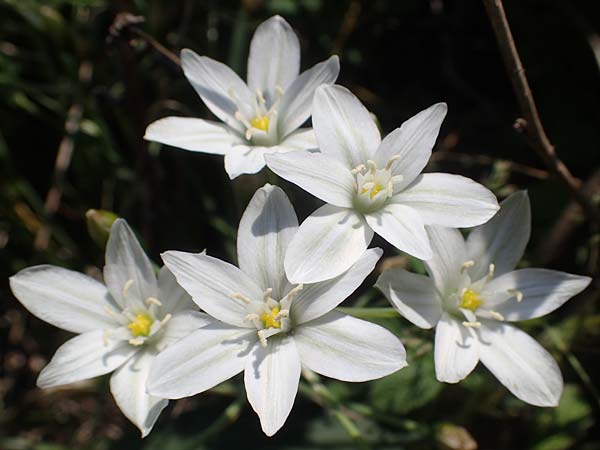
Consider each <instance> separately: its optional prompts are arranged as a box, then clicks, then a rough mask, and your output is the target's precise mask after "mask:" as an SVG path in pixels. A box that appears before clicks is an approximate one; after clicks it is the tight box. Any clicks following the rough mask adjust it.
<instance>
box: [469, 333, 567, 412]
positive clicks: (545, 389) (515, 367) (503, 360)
mask: <svg viewBox="0 0 600 450" xmlns="http://www.w3.org/2000/svg"><path fill="white" fill-rule="evenodd" d="M479 333H480V336H481V343H480V346H479V352H480V358H481V362H482V363H483V364H484V365H485V366H486V367H487V368H488V369H489V370H490V372H492V373H493V374H494V376H495V377H496V378H497V379H498V381H500V382H501V383H502V384H503V385H504V386H506V388H507V389H508V390H509V391H510V392H512V393H513V394H514V395H515V396H516V397H518V398H520V399H521V400H523V401H524V402H527V403H530V404H532V405H535V406H557V405H558V401H559V400H560V395H561V394H562V390H563V380H562V375H561V373H560V369H559V368H558V365H557V364H556V361H554V358H552V355H550V353H548V352H547V351H546V350H545V349H544V348H543V347H542V346H541V345H540V344H538V343H537V342H536V341H535V339H533V338H532V337H531V336H529V335H528V334H526V333H524V332H522V331H521V330H519V329H517V328H515V327H513V326H511V325H507V324H504V323H498V322H494V321H485V322H484V323H483V326H482V327H481V328H480V330H479Z"/></svg>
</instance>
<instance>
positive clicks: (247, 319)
mask: <svg viewBox="0 0 600 450" xmlns="http://www.w3.org/2000/svg"><path fill="white" fill-rule="evenodd" d="M244 322H252V325H254V326H255V327H256V328H257V329H261V328H262V323H261V321H260V317H259V316H258V314H248V315H247V316H246V317H244Z"/></svg>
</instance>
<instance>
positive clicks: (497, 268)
mask: <svg viewBox="0 0 600 450" xmlns="http://www.w3.org/2000/svg"><path fill="white" fill-rule="evenodd" d="M530 220H531V218H530V208H529V198H528V196H527V193H526V192H524V191H521V192H518V193H515V194H513V195H511V196H510V197H508V198H507V199H506V200H505V201H504V202H503V203H502V205H501V209H500V211H499V212H498V214H496V216H495V217H494V218H493V219H492V220H490V221H489V222H488V223H486V224H485V225H482V226H479V227H477V228H475V229H474V230H473V231H472V232H471V234H470V235H469V237H468V239H467V240H466V242H465V240H464V239H463V237H462V235H461V233H460V232H459V231H458V230H454V229H449V228H442V227H429V228H428V232H429V236H430V240H431V245H432V247H433V258H431V259H430V260H428V261H426V262H425V267H426V268H427V272H428V273H429V277H426V276H423V275H418V274H414V273H410V272H407V271H405V270H403V269H390V270H388V271H386V272H384V273H383V274H382V275H381V276H380V277H379V280H378V281H377V284H376V286H377V287H378V288H379V289H380V290H381V291H382V292H383V293H384V294H385V296H386V297H387V298H388V300H389V301H390V302H391V303H392V305H394V307H395V308H396V309H397V310H398V311H399V312H400V314H401V315H403V316H404V317H405V318H406V319H408V320H410V321H411V322H412V323H414V324H415V325H417V326H419V327H421V328H432V327H434V326H435V327H436V332H435V350H434V357H435V370H436V375H437V378H438V380H440V381H445V382H447V383H456V382H458V381H460V380H462V379H464V378H465V377H466V376H467V375H468V374H469V373H470V372H471V371H472V370H473V369H474V368H475V366H476V365H477V362H478V361H481V362H482V363H483V364H484V365H485V366H486V367H487V368H488V369H489V370H490V371H491V372H492V373H493V374H494V375H495V376H496V378H498V380H499V381H500V382H501V383H502V384H503V385H504V386H506V387H507V388H508V389H509V390H510V391H511V392H512V393H513V394H514V395H515V396H517V397H518V398H520V399H521V400H523V401H525V402H527V403H530V404H532V405H537V406H555V405H557V404H558V401H559V399H560V395H561V393H562V389H563V380H562V376H561V373H560V370H559V368H558V365H557V364H556V362H555V361H554V359H553V358H552V356H551V355H550V354H549V353H548V352H547V351H546V350H544V348H543V347H542V346H540V345H539V344H538V343H537V342H536V341H535V340H534V339H533V338H531V337H530V336H529V335H527V334H526V333H524V332H522V331H520V330H519V329H517V328H516V327H514V326H512V325H509V324H508V323H507V322H514V321H518V320H527V319H534V318H536V317H541V316H544V315H546V314H548V313H550V312H552V311H554V310H555V309H556V308H558V307H560V306H561V305H562V304H563V303H565V302H566V301H567V300H569V299H570V298H571V297H573V296H575V295H577V294H578V293H579V292H581V291H582V290H584V289H585V288H586V287H587V286H588V285H589V284H590V281H591V278H589V277H583V276H578V275H571V274H568V273H564V272H558V271H555V270H547V269H520V270H513V269H514V267H515V266H516V264H517V262H519V260H520V259H521V257H522V255H523V252H524V250H525V247H526V245H527V241H528V240H529V233H530Z"/></svg>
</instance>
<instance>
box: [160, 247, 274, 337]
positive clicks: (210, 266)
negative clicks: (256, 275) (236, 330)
mask: <svg viewBox="0 0 600 450" xmlns="http://www.w3.org/2000/svg"><path fill="white" fill-rule="evenodd" d="M162 258H163V260H164V262H165V264H166V265H167V267H169V269H170V270H171V272H173V275H175V278H177V282H178V283H179V284H180V285H181V286H182V287H183V288H184V289H185V290H186V291H187V292H188V293H189V294H190V295H191V296H192V299H193V300H194V302H196V304H197V305H198V306H200V308H202V309H203V310H204V311H206V312H207V313H208V314H210V315H211V316H213V317H215V318H216V319H218V320H221V321H223V322H225V323H228V324H230V325H234V326H240V327H247V326H248V323H246V322H245V321H244V317H246V315H247V312H246V304H245V303H244V302H243V301H242V300H239V299H235V298H233V297H232V295H233V294H242V295H245V296H247V297H249V298H250V299H252V300H254V301H262V296H263V292H262V290H261V289H260V288H259V287H258V286H257V285H256V284H255V283H254V282H253V281H252V280H251V279H250V278H249V277H248V275H246V274H245V273H244V272H242V271H241V270H240V269H238V268H237V267H235V266H233V265H231V264H228V263H226V262H224V261H221V260H220V259H217V258H213V257H211V256H208V255H206V254H205V253H197V254H194V253H186V252H177V251H170V252H166V253H163V254H162Z"/></svg>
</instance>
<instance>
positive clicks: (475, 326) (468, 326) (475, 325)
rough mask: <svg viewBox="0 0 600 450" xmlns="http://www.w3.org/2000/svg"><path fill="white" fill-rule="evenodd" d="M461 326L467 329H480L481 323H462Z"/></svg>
mask: <svg viewBox="0 0 600 450" xmlns="http://www.w3.org/2000/svg"><path fill="white" fill-rule="evenodd" d="M462 324H463V326H464V327H467V328H481V322H463V323H462Z"/></svg>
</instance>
